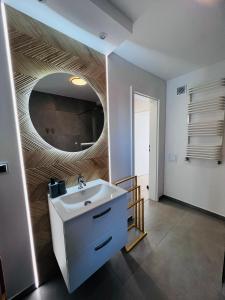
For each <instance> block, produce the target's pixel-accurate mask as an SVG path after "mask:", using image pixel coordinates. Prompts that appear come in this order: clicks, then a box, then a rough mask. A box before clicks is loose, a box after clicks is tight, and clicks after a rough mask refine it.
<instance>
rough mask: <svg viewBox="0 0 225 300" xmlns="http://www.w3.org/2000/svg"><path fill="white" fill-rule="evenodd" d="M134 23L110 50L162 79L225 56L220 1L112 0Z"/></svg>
mask: <svg viewBox="0 0 225 300" xmlns="http://www.w3.org/2000/svg"><path fill="white" fill-rule="evenodd" d="M111 3H113V4H114V5H116V6H117V7H118V8H119V9H120V10H121V11H122V12H124V13H125V14H126V15H127V16H128V17H129V18H130V19H132V20H133V21H135V22H134V24H133V34H132V35H131V36H130V37H129V39H128V40H127V41H125V42H124V43H122V45H121V46H119V47H118V48H117V49H116V50H115V52H116V53H117V54H118V55H120V56H121V57H123V58H124V59H126V60H128V61H130V62H132V63H133V64H135V65H137V66H140V67H141V68H143V69H145V70H147V71H149V72H152V73H154V74H156V75H158V76H159V77H161V78H164V79H170V78H173V77H176V76H178V75H181V74H185V73H188V72H190V71H193V70H195V69H198V68H200V67H204V66H207V65H210V64H214V63H216V62H219V61H222V60H224V59H225V1H224V0H170V1H168V0H138V1H136V0H111Z"/></svg>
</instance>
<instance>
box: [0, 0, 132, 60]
mask: <svg viewBox="0 0 225 300" xmlns="http://www.w3.org/2000/svg"><path fill="white" fill-rule="evenodd" d="M1 1H4V2H5V3H6V4H7V5H10V6H12V7H13V8H15V9H17V10H19V11H21V12H23V13H25V14H27V15H29V16H31V17H32V18H34V19H36V20H38V21H40V22H42V23H44V24H46V25H48V26H49V27H52V28H54V29H56V30H58V31H60V32H62V33H64V34H66V35H67V36H69V37H71V38H73V39H75V40H77V41H80V42H81V43H83V44H85V45H87V46H89V47H91V48H93V49H95V50H97V51H99V52H101V53H103V54H105V55H108V54H110V53H111V52H112V51H113V50H115V49H116V48H117V47H118V46H119V45H120V44H121V43H122V42H123V41H124V40H126V39H127V38H128V37H129V35H130V33H131V32H132V25H133V24H132V22H131V20H130V19H129V18H127V17H126V16H125V15H124V14H123V13H121V12H120V10H118V9H117V8H116V7H115V6H113V5H112V4H111V3H110V2H108V1H107V0H63V1H62V0H42V2H40V1H39V0H1ZM101 32H106V33H107V34H108V35H107V39H105V40H101V39H100V38H99V33H101Z"/></svg>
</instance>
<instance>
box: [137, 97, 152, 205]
mask: <svg viewBox="0 0 225 300" xmlns="http://www.w3.org/2000/svg"><path fill="white" fill-rule="evenodd" d="M133 99H134V106H133V107H134V113H133V122H134V127H133V128H134V135H133V139H134V140H133V150H134V155H133V162H134V174H135V175H137V177H138V184H140V185H141V193H142V197H144V199H151V200H155V201H158V101H157V100H154V99H152V98H150V97H148V96H143V95H140V94H136V93H134V98H133ZM147 186H148V187H149V190H147Z"/></svg>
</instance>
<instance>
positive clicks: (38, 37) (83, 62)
mask: <svg viewBox="0 0 225 300" xmlns="http://www.w3.org/2000/svg"><path fill="white" fill-rule="evenodd" d="M7 18H8V25H9V35H10V47H11V52H12V58H13V70H14V80H15V88H16V95H17V107H18V117H19V123H20V131H21V137H22V147H23V154H24V160H25V169H26V179H27V185H28V192H29V201H30V207H31V214H32V224H33V232H34V239H35V248H36V254H37V261H38V269H39V270H38V271H39V276H40V281H41V282H43V281H45V280H47V279H48V278H50V277H51V275H52V274H53V272H55V271H56V270H57V264H56V261H55V258H54V255H53V251H52V243H51V232H50V224H49V212H48V203H47V183H48V181H49V178H50V177H57V178H60V179H64V180H66V183H67V185H73V184H75V179H76V176H77V175H78V174H79V173H82V175H84V176H85V178H86V179H87V180H91V179H95V178H103V179H106V180H107V179H108V140H107V106H106V74H105V57H104V56H103V55H102V54H99V53H97V52H96V51H94V50H93V49H90V48H88V47H87V46H85V45H83V44H81V43H79V42H77V41H74V40H72V39H70V38H69V37H67V36H65V35H63V34H62V33H59V32H57V31H55V30H53V29H51V28H49V27H47V26H45V25H44V24H42V23H40V22H38V21H36V20H34V19H32V18H30V17H28V16H26V15H24V14H22V13H20V12H18V11H16V10H14V9H12V8H10V7H7ZM55 72H64V73H71V74H76V75H78V76H79V75H80V76H82V77H83V78H85V79H86V80H87V81H88V82H89V84H90V85H91V86H92V87H93V88H94V89H95V91H96V92H97V94H98V95H99V97H100V99H101V101H102V104H103V108H104V114H105V124H104V129H103V133H102V135H101V137H100V139H99V140H98V142H97V143H96V144H95V145H94V146H92V147H91V148H89V149H87V150H85V151H83V152H78V153H69V152H64V151H60V150H57V149H55V148H53V147H52V146H50V145H49V144H47V143H46V142H45V141H44V140H43V139H42V138H41V137H40V136H39V135H38V133H37V132H36V130H35V128H34V127H33V125H32V122H31V119H30V116H29V107H28V104H29V96H30V93H31V91H32V89H33V87H34V85H35V84H36V83H37V81H38V80H39V79H41V78H42V77H44V76H46V75H49V74H51V73H55Z"/></svg>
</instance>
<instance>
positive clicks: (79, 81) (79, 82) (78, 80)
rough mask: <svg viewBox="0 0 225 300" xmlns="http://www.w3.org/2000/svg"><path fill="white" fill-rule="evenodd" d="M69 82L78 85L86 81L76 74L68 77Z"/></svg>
mask: <svg viewBox="0 0 225 300" xmlns="http://www.w3.org/2000/svg"><path fill="white" fill-rule="evenodd" d="M70 82H71V83H72V84H75V85H80V86H81V85H85V84H87V81H85V80H84V79H83V78H80V77H78V76H74V77H72V78H70Z"/></svg>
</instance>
